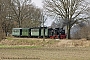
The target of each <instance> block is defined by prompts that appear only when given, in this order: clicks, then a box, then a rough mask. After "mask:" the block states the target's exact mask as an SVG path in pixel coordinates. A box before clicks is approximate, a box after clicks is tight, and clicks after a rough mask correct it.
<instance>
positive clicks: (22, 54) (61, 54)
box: [0, 47, 90, 60]
mask: <svg viewBox="0 0 90 60" xmlns="http://www.w3.org/2000/svg"><path fill="white" fill-rule="evenodd" d="M0 60H90V47H87V48H85V47H83V48H82V47H81V48H80V47H74V48H72V47H69V48H66V47H65V48H61V47H56V48H55V47H51V48H50V47H49V48H48V47H42V48H27V49H23V48H20V49H19V48H18V49H12V48H4V49H3V48H2V49H0Z"/></svg>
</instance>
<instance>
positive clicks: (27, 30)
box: [21, 28, 30, 37]
mask: <svg viewBox="0 0 90 60" xmlns="http://www.w3.org/2000/svg"><path fill="white" fill-rule="evenodd" d="M21 36H24V37H29V36H30V28H22V35H21Z"/></svg>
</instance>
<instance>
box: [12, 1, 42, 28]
mask: <svg viewBox="0 0 90 60" xmlns="http://www.w3.org/2000/svg"><path fill="white" fill-rule="evenodd" d="M11 6H12V10H13V12H14V15H13V16H14V19H16V21H17V24H18V27H25V25H26V24H27V25H26V26H27V27H30V24H31V26H38V25H40V14H41V12H40V9H39V8H36V7H35V6H34V5H33V4H31V0H22V1H21V0H12V3H11Z"/></svg>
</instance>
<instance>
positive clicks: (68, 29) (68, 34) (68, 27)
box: [67, 24, 71, 39]
mask: <svg viewBox="0 0 90 60" xmlns="http://www.w3.org/2000/svg"><path fill="white" fill-rule="evenodd" d="M70 30H71V28H70V24H68V26H67V39H71V36H70Z"/></svg>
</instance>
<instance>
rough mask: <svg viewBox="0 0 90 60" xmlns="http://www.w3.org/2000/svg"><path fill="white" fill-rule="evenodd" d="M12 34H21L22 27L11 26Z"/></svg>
mask: <svg viewBox="0 0 90 60" xmlns="http://www.w3.org/2000/svg"><path fill="white" fill-rule="evenodd" d="M12 35H13V36H17V37H18V36H21V35H22V28H13V29H12Z"/></svg>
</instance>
